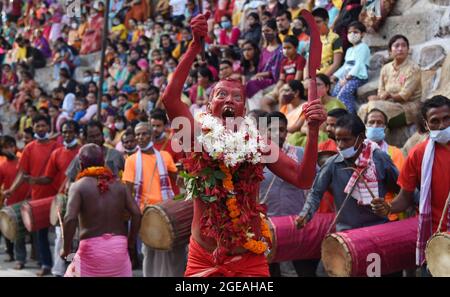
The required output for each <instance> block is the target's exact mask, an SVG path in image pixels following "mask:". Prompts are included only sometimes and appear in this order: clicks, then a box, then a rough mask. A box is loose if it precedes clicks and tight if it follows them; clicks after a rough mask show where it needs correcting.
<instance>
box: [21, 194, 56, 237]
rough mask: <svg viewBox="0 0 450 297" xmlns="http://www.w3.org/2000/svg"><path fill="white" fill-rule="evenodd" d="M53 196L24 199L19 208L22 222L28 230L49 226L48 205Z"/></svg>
mask: <svg viewBox="0 0 450 297" xmlns="http://www.w3.org/2000/svg"><path fill="white" fill-rule="evenodd" d="M53 199H55V196H51V197H47V198H42V199H38V200H31V201H26V202H24V203H23V204H22V207H21V208H20V213H21V214H22V220H23V224H24V225H25V228H26V229H27V230H28V231H29V232H34V231H38V230H40V229H44V228H47V227H49V226H50V207H51V205H52V201H53Z"/></svg>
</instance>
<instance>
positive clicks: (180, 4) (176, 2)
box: [169, 0, 187, 16]
mask: <svg viewBox="0 0 450 297" xmlns="http://www.w3.org/2000/svg"><path fill="white" fill-rule="evenodd" d="M186 4H187V1H186V0H170V1H169V5H170V6H172V11H173V12H172V14H173V15H174V16H179V15H184V10H185V9H186Z"/></svg>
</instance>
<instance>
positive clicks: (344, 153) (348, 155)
mask: <svg viewBox="0 0 450 297" xmlns="http://www.w3.org/2000/svg"><path fill="white" fill-rule="evenodd" d="M358 138H359V136H358V137H357V138H356V141H355V143H357V142H358ZM358 149H359V147H358ZM358 149H355V146H351V147H349V148H346V149H344V150H340V149H339V148H338V152H339V154H341V156H342V157H343V158H344V159H350V158H352V157H353V156H354V155H356V152H357V151H358Z"/></svg>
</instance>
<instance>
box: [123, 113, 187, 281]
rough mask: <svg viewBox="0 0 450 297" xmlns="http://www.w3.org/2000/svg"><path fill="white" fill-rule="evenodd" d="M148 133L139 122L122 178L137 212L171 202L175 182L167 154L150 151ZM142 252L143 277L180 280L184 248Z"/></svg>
mask: <svg viewBox="0 0 450 297" xmlns="http://www.w3.org/2000/svg"><path fill="white" fill-rule="evenodd" d="M152 130H153V129H152V125H151V124H150V123H145V122H141V123H139V124H137V125H136V127H135V130H134V133H135V135H136V140H137V143H138V146H139V150H138V151H137V152H136V153H134V154H133V155H131V156H129V157H128V158H127V159H126V161H125V170H124V172H123V177H122V180H123V181H124V182H126V183H127V185H128V188H129V190H130V192H131V193H134V195H133V196H134V197H135V201H136V203H138V206H139V207H140V209H141V211H143V210H144V209H145V206H146V205H151V204H158V203H161V202H162V201H164V200H166V199H172V198H173V191H172V188H171V184H170V181H169V176H171V177H172V178H173V180H176V172H177V168H176V166H175V163H174V161H173V159H172V157H171V156H170V154H169V153H168V152H166V151H160V152H159V151H158V150H156V149H155V148H154V147H153V142H152V141H151V139H152ZM139 176H140V178H139ZM164 184H166V185H167V186H164ZM142 252H143V254H144V261H143V273H144V277H151V276H164V277H171V276H183V274H184V270H185V266H186V256H187V255H186V246H183V245H182V246H179V247H175V248H174V249H173V250H171V251H158V250H155V249H152V248H150V247H148V246H146V245H145V244H143V245H142Z"/></svg>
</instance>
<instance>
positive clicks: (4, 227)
mask: <svg viewBox="0 0 450 297" xmlns="http://www.w3.org/2000/svg"><path fill="white" fill-rule="evenodd" d="M22 203H23V202H18V203H16V204H13V205H10V206H6V207H3V208H2V209H1V210H0V229H1V231H2V233H3V235H4V236H5V237H6V238H8V239H9V240H11V241H14V240H16V239H18V238H21V237H23V236H25V226H24V225H23V222H22V217H21V215H20V207H21V205H22Z"/></svg>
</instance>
